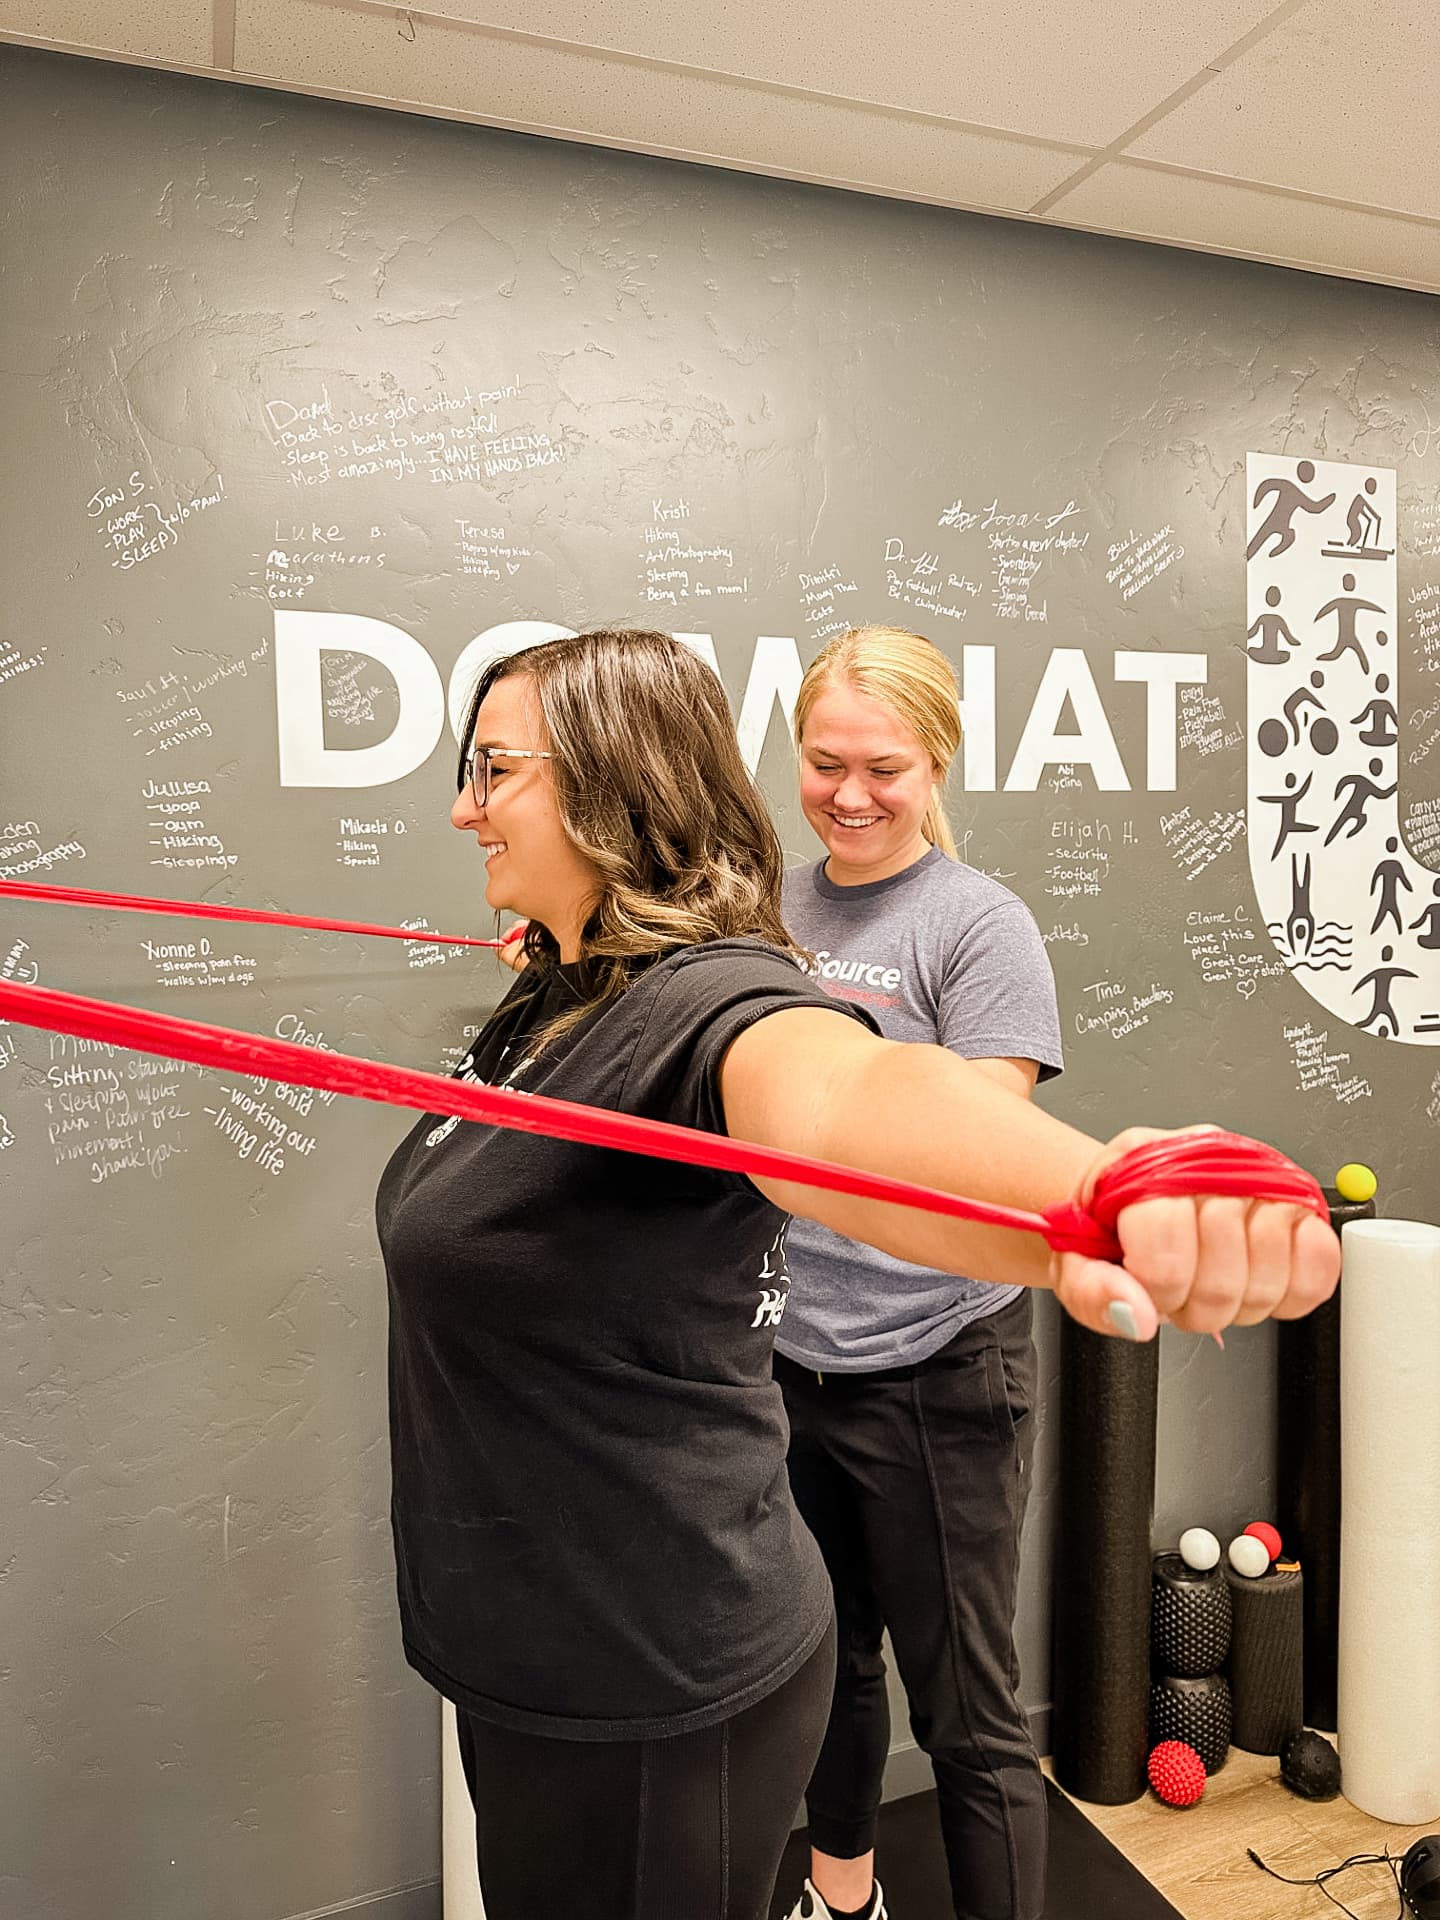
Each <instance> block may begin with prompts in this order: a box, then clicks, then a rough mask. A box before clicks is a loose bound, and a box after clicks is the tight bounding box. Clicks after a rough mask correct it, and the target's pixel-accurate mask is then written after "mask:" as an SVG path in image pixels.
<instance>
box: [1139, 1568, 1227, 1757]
mask: <svg viewBox="0 0 1440 1920" xmlns="http://www.w3.org/2000/svg"><path fill="white" fill-rule="evenodd" d="M1151 1580H1152V1585H1151V1595H1150V1651H1151V1654H1152V1655H1153V1657H1154V1660H1155V1664H1156V1666H1157V1667H1158V1668H1159V1670H1160V1671H1161V1672H1162V1673H1168V1674H1174V1675H1175V1677H1176V1678H1177V1679H1182V1680H1199V1679H1201V1678H1203V1676H1204V1675H1205V1674H1207V1673H1216V1672H1218V1671H1219V1669H1220V1668H1221V1667H1223V1666H1224V1664H1225V1659H1226V1655H1227V1654H1228V1653H1229V1651H1230V1589H1229V1587H1228V1586H1226V1584H1225V1576H1224V1575H1223V1574H1222V1573H1221V1571H1220V1569H1219V1567H1211V1568H1210V1569H1209V1570H1208V1571H1207V1572H1203V1573H1202V1572H1200V1571H1199V1570H1198V1569H1197V1568H1195V1567H1190V1566H1187V1565H1186V1564H1185V1562H1184V1561H1183V1560H1182V1559H1181V1557H1180V1555H1179V1554H1178V1553H1157V1554H1156V1556H1155V1566H1154V1571H1153V1573H1152V1576H1151ZM1172 1737H1174V1738H1179V1737H1180V1736H1178V1735H1176V1736H1172ZM1206 1765H1207V1766H1208V1765H1209V1762H1208V1761H1207V1762H1206Z"/></svg>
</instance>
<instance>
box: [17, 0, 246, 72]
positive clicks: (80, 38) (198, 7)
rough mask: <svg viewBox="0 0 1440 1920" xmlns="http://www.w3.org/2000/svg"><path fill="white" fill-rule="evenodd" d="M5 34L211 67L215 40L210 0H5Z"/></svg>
mask: <svg viewBox="0 0 1440 1920" xmlns="http://www.w3.org/2000/svg"><path fill="white" fill-rule="evenodd" d="M0 32H4V33H13V34H23V35H25V36H26V38H28V39H32V40H38V41H40V42H42V43H43V44H44V45H46V46H51V47H93V48H94V49H95V51H96V52H97V53H120V54H126V55H128V56H129V57H130V58H131V59H135V60H159V61H164V62H166V63H167V64H170V65H173V66H186V67H208V66H209V65H210V57H211V53H212V50H213V44H214V41H213V34H214V29H213V26H212V24H211V14H210V0H0Z"/></svg>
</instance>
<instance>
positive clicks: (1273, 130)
mask: <svg viewBox="0 0 1440 1920" xmlns="http://www.w3.org/2000/svg"><path fill="white" fill-rule="evenodd" d="M1437 92H1440V6H1437V5H1436V0H1388V4H1387V5H1385V6H1383V7H1364V6H1357V5H1356V3H1355V0H1310V4H1309V5H1307V6H1304V7H1302V8H1301V9H1300V11H1299V12H1298V13H1295V14H1292V15H1291V16H1290V18H1289V19H1288V20H1286V21H1284V22H1283V23H1282V24H1281V25H1280V26H1279V27H1277V29H1276V30H1275V32H1274V33H1273V34H1271V35H1269V36H1268V37H1267V38H1266V39H1264V40H1261V41H1259V42H1258V43H1257V44H1256V45H1255V46H1254V47H1252V48H1251V49H1250V51H1249V52H1248V53H1246V54H1243V55H1241V57H1240V58H1239V59H1238V60H1236V62H1235V63H1234V65H1233V66H1231V67H1228V68H1227V69H1226V70H1225V72H1224V73H1221V74H1217V75H1216V76H1215V78H1214V79H1213V80H1211V81H1210V83H1209V84H1208V85H1207V86H1206V87H1204V88H1203V89H1202V90H1201V91H1200V92H1198V93H1196V94H1194V95H1193V96H1192V97H1191V98H1190V99H1189V100H1187V101H1185V102H1184V104H1183V105H1182V106H1180V107H1177V108H1176V110H1175V111H1174V112H1173V113H1170V114H1167V115H1166V117H1165V118H1164V119H1163V120H1161V121H1159V122H1158V123H1157V124H1156V125H1155V126H1153V127H1152V128H1151V129H1150V130H1149V131H1148V132H1147V133H1146V134H1144V135H1143V136H1142V137H1141V138H1140V139H1139V140H1137V141H1136V142H1135V143H1134V145H1133V146H1131V147H1129V148H1127V152H1128V153H1132V154H1135V155H1136V156H1143V157H1145V158H1147V159H1152V160H1168V161H1171V162H1172V163H1174V164H1176V165H1178V166H1186V167H1197V168H1200V169H1203V170H1204V171H1205V172H1207V173H1219V174H1228V175H1231V176H1233V177H1234V178H1236V179H1239V180H1256V181H1264V182H1268V183H1269V184H1271V185H1275V186H1285V187H1295V188H1298V189H1301V190H1304V191H1308V192H1311V193H1322V194H1325V195H1327V196H1329V197H1330V198H1332V199H1337V200H1351V201H1359V202H1362V203H1364V204H1366V205H1369V206H1376V207H1388V208H1393V209H1395V210H1396V211H1397V212H1401V213H1418V214H1423V215H1426V216H1429V217H1431V218H1440V146H1437V143H1436V140H1435V122H1436V110H1437Z"/></svg>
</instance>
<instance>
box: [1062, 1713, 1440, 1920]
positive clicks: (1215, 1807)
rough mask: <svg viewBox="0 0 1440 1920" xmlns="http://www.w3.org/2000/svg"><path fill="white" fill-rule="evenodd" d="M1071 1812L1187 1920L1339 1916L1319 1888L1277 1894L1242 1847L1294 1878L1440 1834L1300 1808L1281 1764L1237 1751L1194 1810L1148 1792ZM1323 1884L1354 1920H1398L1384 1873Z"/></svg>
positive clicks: (1347, 1811)
mask: <svg viewBox="0 0 1440 1920" xmlns="http://www.w3.org/2000/svg"><path fill="white" fill-rule="evenodd" d="M1045 1770H1046V1772H1047V1773H1048V1772H1049V1771H1050V1763H1049V1762H1048V1761H1047V1762H1046V1763H1045ZM1075 1804H1076V1805H1077V1806H1078V1807H1080V1808H1081V1810H1082V1811H1083V1812H1084V1813H1085V1814H1087V1815H1088V1816H1089V1818H1090V1819H1091V1821H1093V1823H1094V1824H1095V1826H1097V1827H1098V1828H1099V1830H1100V1831H1101V1832H1102V1833H1103V1834H1104V1835H1105V1836H1106V1838H1107V1839H1108V1840H1110V1841H1111V1842H1112V1843H1113V1844H1114V1845H1115V1846H1116V1847H1118V1848H1119V1850H1120V1851H1121V1853H1123V1854H1124V1855H1125V1856H1126V1858H1127V1859H1128V1860H1130V1861H1132V1862H1133V1863H1134V1865H1135V1866H1137V1867H1138V1868H1139V1869H1140V1871H1141V1872H1142V1873H1143V1874H1144V1875H1145V1877H1146V1878H1147V1879H1148V1880H1149V1881H1150V1882H1151V1883H1152V1885H1154V1886H1155V1887H1156V1888H1157V1889H1158V1891H1159V1892H1161V1893H1162V1894H1163V1895H1164V1896H1165V1898H1166V1899H1167V1900H1168V1901H1170V1903H1171V1904H1172V1906H1174V1907H1176V1908H1178V1909H1179V1911H1180V1912H1181V1913H1182V1914H1184V1915H1185V1920H1321V1916H1327V1917H1328V1920H1334V1915H1335V1912H1336V1909H1335V1907H1334V1906H1333V1905H1332V1904H1331V1902H1330V1901H1329V1900H1327V1899H1326V1897H1325V1895H1324V1893H1323V1892H1321V1890H1320V1889H1319V1888H1318V1887H1286V1886H1282V1885H1281V1884H1280V1882H1279V1881H1278V1880H1272V1879H1271V1878H1270V1876H1269V1875H1268V1874H1265V1873H1262V1872H1261V1871H1260V1869H1259V1868H1258V1867H1257V1866H1256V1865H1255V1864H1254V1863H1253V1862H1252V1861H1251V1860H1250V1859H1249V1858H1248V1857H1247V1855H1246V1851H1245V1850H1246V1848H1247V1847H1253V1848H1254V1849H1255V1851H1256V1852H1257V1853H1258V1854H1259V1855H1260V1856H1261V1858H1262V1859H1263V1860H1265V1861H1266V1863H1267V1864H1268V1865H1270V1866H1272V1867H1275V1868H1276V1869H1277V1870H1278V1871H1279V1872H1280V1873H1286V1874H1291V1875H1293V1876H1295V1877H1297V1878H1298V1877H1300V1876H1302V1875H1305V1874H1314V1873H1319V1872H1321V1871H1322V1870H1323V1869H1324V1868H1326V1867H1330V1866H1338V1865H1339V1863H1340V1862H1341V1861H1342V1860H1344V1859H1347V1858H1348V1857H1349V1855H1351V1854H1352V1853H1379V1852H1381V1851H1382V1850H1383V1849H1385V1848H1387V1847H1388V1848H1389V1850H1390V1852H1391V1853H1393V1854H1403V1853H1404V1852H1405V1849H1406V1848H1407V1847H1408V1846H1409V1845H1410V1842H1411V1841H1412V1840H1418V1839H1419V1838H1420V1836H1421V1834H1423V1833H1433V1832H1435V1831H1436V1830H1437V1828H1440V1821H1432V1822H1431V1823H1430V1824H1429V1826H1424V1827H1394V1826H1388V1825H1387V1824H1386V1823H1385V1822H1384V1821H1383V1820H1375V1819H1372V1818H1371V1817H1370V1815H1369V1814H1365V1813H1361V1812H1360V1811H1359V1809H1358V1808H1356V1807H1352V1806H1351V1805H1350V1803H1349V1801H1348V1800H1346V1799H1344V1798H1343V1797H1342V1798H1340V1799H1337V1800H1330V1801H1316V1800H1302V1799H1300V1798H1299V1796H1298V1795H1296V1794H1293V1793H1291V1792H1290V1791H1289V1789H1288V1788H1287V1787H1284V1786H1282V1785H1281V1782H1280V1763H1279V1761H1278V1760H1274V1759H1266V1758H1264V1757H1262V1756H1260V1755H1258V1754H1251V1753H1241V1752H1240V1751H1239V1750H1238V1749H1234V1748H1232V1750H1231V1753H1230V1758H1229V1759H1228V1760H1227V1761H1226V1763H1225V1765H1224V1766H1223V1767H1222V1768H1221V1769H1220V1771H1219V1773H1217V1774H1215V1775H1214V1776H1213V1778H1212V1779H1210V1780H1209V1781H1208V1782H1207V1783H1206V1787H1205V1794H1204V1797H1203V1799H1202V1800H1201V1801H1200V1802H1199V1804H1198V1805H1196V1806H1194V1807H1187V1808H1184V1809H1183V1810H1182V1809H1177V1808H1174V1807H1167V1806H1165V1805H1163V1804H1162V1803H1161V1802H1160V1801H1159V1800H1157V1799H1156V1798H1155V1796H1154V1794H1153V1793H1147V1794H1146V1795H1145V1797H1144V1799H1143V1800H1136V1801H1133V1802H1132V1803H1131V1804H1130V1805H1129V1806H1123V1807H1097V1806H1092V1805H1090V1804H1089V1803H1088V1802H1086V1801H1076V1802H1075ZM1328 1885H1329V1889H1330V1892H1331V1893H1333V1894H1335V1895H1337V1896H1338V1897H1339V1898H1340V1899H1341V1900H1343V1901H1344V1902H1345V1904H1346V1906H1348V1907H1350V1908H1351V1909H1352V1911H1353V1912H1354V1913H1355V1914H1356V1915H1358V1916H1360V1920H1395V1917H1396V1909H1397V1908H1398V1906H1399V1904H1400V1903H1399V1897H1398V1895H1397V1894H1396V1891H1395V1883H1394V1881H1393V1880H1392V1878H1391V1876H1390V1873H1389V1870H1388V1869H1387V1868H1385V1867H1383V1866H1366V1867H1355V1868H1353V1869H1352V1870H1351V1871H1350V1872H1348V1873H1345V1874H1342V1875H1341V1876H1340V1878H1339V1879H1336V1880H1331V1881H1330V1882H1328Z"/></svg>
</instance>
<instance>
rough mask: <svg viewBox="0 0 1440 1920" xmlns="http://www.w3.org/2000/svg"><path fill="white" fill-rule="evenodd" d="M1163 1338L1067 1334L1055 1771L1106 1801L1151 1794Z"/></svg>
mask: <svg viewBox="0 0 1440 1920" xmlns="http://www.w3.org/2000/svg"><path fill="white" fill-rule="evenodd" d="M1159 1379H1160V1353H1159V1342H1158V1341H1155V1340H1149V1341H1145V1342H1142V1343H1139V1344H1136V1343H1133V1342H1131V1341H1129V1340H1113V1339H1106V1338H1105V1337H1104V1336H1102V1335H1100V1334H1096V1333H1091V1332H1090V1331H1089V1330H1088V1329H1087V1328H1085V1327H1082V1326H1080V1325H1079V1324H1078V1323H1077V1322H1076V1321H1074V1320H1071V1319H1070V1318H1068V1316H1067V1317H1066V1318H1065V1319H1064V1320H1062V1322H1061V1332H1060V1472H1059V1527H1058V1539H1057V1542H1056V1561H1055V1608H1054V1619H1055V1662H1054V1694H1055V1710H1054V1719H1053V1723H1052V1727H1053V1739H1052V1745H1053V1761H1054V1767H1055V1778H1056V1780H1057V1781H1058V1783H1059V1784H1060V1786H1062V1787H1063V1788H1064V1789H1065V1791H1066V1792H1067V1793H1072V1794H1074V1795H1075V1796H1076V1797H1077V1798H1078V1799H1081V1800H1091V1801H1095V1802H1097V1803H1098V1804H1100V1805H1102V1806H1117V1805H1119V1804H1120V1803H1121V1802H1122V1801H1126V1800H1138V1799H1139V1798H1140V1796H1141V1794H1142V1793H1144V1791H1145V1787H1146V1781H1145V1760H1146V1756H1147V1754H1148V1752H1149V1747H1148V1744H1147V1739H1146V1734H1147V1728H1148V1722H1149V1694H1150V1514H1151V1505H1152V1502H1153V1498H1154V1487H1155V1400H1156V1393H1157V1390H1158V1386H1159Z"/></svg>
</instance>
